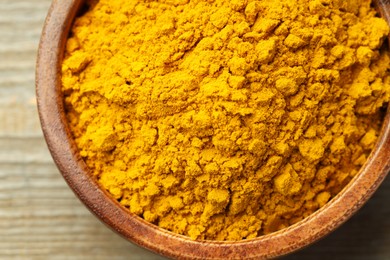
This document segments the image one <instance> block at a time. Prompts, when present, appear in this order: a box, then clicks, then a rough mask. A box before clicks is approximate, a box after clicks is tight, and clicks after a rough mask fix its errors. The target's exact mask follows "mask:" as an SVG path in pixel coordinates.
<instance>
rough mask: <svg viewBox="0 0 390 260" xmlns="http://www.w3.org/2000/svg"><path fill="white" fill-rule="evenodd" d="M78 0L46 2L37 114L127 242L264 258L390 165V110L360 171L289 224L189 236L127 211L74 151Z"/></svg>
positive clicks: (290, 245)
mask: <svg viewBox="0 0 390 260" xmlns="http://www.w3.org/2000/svg"><path fill="white" fill-rule="evenodd" d="M385 2H388V1H385ZM82 4H83V1H82V0H61V1H60V0H55V1H54V2H53V4H52V6H51V8H50V11H49V14H48V17H47V19H46V23H45V27H44V29H43V34H42V38H41V43H40V46H39V54H38V61H37V70H36V88H37V99H38V108H39V116H40V119H41V124H42V129H43V133H44V135H45V138H46V142H47V144H48V146H49V149H50V152H51V154H52V156H53V158H54V161H55V163H56V164H57V166H58V168H59V170H60V171H61V173H62V175H63V177H64V178H65V180H66V181H67V183H68V184H69V186H70V187H71V188H72V189H73V191H74V192H75V193H76V195H77V196H78V197H79V198H80V200H81V201H82V202H83V203H84V204H85V205H86V206H87V208H89V209H90V210H91V211H92V212H93V213H94V214H95V215H96V216H97V217H98V218H99V219H101V220H102V221H103V222H104V223H105V224H107V225H108V226H109V227H111V228H112V229H114V230H115V231H117V232H118V233H119V234H121V235H122V236H123V237H125V238H126V239H128V240H130V241H131V242H133V243H135V244H137V245H140V246H142V247H145V248H147V249H149V250H151V251H154V252H156V253H159V254H161V255H164V256H168V257H175V258H179V259H238V258H240V259H242V258H246V259H266V258H272V257H276V256H281V255H285V254H288V253H290V252H293V251H295V250H298V249H300V248H303V247H305V246H307V245H309V244H310V243H313V242H314V241H316V240H318V239H320V238H322V237H324V236H326V235H328V234H329V233H330V232H331V231H333V230H335V229H336V228H337V227H339V226H340V225H341V224H342V223H343V222H345V221H346V220H347V219H348V218H350V217H351V216H352V215H353V214H354V213H355V212H356V211H357V210H358V209H359V208H360V207H362V205H363V204H364V203H365V202H366V201H367V200H368V199H369V198H370V197H371V195H372V194H373V192H374V191H375V190H376V189H377V188H378V186H379V185H380V183H381V182H382V181H383V180H384V178H385V177H386V175H387V172H388V171H389V169H390V162H389V159H390V112H387V115H386V118H385V122H384V125H383V129H382V133H381V136H380V138H379V141H378V143H377V145H376V147H375V149H374V150H373V152H372V153H371V156H370V157H369V159H368V161H367V162H366V164H365V165H364V166H363V168H362V169H361V171H360V173H359V174H357V175H356V176H355V178H354V179H353V180H352V181H351V182H350V183H349V185H348V186H347V187H345V188H344V189H343V190H342V191H341V192H340V193H339V194H338V195H337V196H336V197H335V198H333V199H332V201H331V202H330V203H328V204H327V205H325V206H324V207H322V208H321V209H320V210H318V211H317V212H315V213H314V214H312V215H311V216H310V217H308V218H306V219H304V220H303V221H301V222H299V223H297V224H295V225H293V226H290V227H289V228H286V229H283V230H281V231H278V232H275V233H272V234H269V235H265V236H261V237H258V238H255V239H249V240H243V241H239V242H218V241H193V240H191V239H189V238H187V237H185V236H182V235H178V234H174V233H172V232H169V231H166V230H164V229H161V228H159V227H157V226H155V225H153V224H150V223H148V222H146V221H145V220H143V219H141V218H140V217H138V216H136V215H134V214H131V213H130V212H129V211H128V210H126V209H125V208H123V207H122V206H121V205H120V204H119V203H118V202H117V201H115V200H114V199H112V198H111V196H110V195H109V194H108V193H107V192H106V191H104V190H102V189H101V188H100V187H99V185H98V184H97V182H96V180H95V178H94V177H93V176H92V174H91V173H90V171H89V169H88V168H87V166H86V164H85V163H84V161H83V160H82V158H81V157H80V156H79V155H78V151H77V148H76V145H75V143H74V141H73V140H72V137H71V134H70V131H69V128H68V125H67V120H66V118H65V112H64V104H63V97H62V93H61V63H62V56H63V52H64V48H65V42H66V39H67V36H68V32H69V29H70V26H71V24H72V21H73V20H74V18H75V16H76V13H77V12H78V10H79V8H80V7H81V6H82ZM383 10H389V9H387V8H385V9H382V11H383Z"/></svg>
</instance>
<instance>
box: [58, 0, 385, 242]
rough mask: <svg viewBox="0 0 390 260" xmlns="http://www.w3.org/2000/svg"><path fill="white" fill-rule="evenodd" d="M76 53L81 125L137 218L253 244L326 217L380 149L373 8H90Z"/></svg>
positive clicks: (79, 132) (70, 61)
mask: <svg viewBox="0 0 390 260" xmlns="http://www.w3.org/2000/svg"><path fill="white" fill-rule="evenodd" d="M87 4H88V6H89V8H88V10H87V11H86V12H85V13H84V14H83V15H81V16H80V17H78V18H77V19H76V21H75V23H74V25H73V27H72V31H71V35H70V37H69V39H68V42H67V45H66V52H65V57H64V62H63V67H62V75H63V76H62V85H63V87H62V89H63V93H64V96H65V105H66V109H67V117H68V121H69V126H70V128H71V130H72V133H73V135H74V138H75V141H76V143H77V146H78V148H79V150H80V154H81V156H82V157H83V158H84V159H85V162H86V164H87V165H88V167H89V168H90V170H91V174H93V175H94V176H96V179H97V180H98V182H99V183H100V184H101V186H102V188H103V189H105V190H107V191H108V192H109V193H110V194H111V196H112V197H113V198H114V199H116V200H118V201H119V202H120V203H121V204H122V205H123V206H124V207H126V208H127V209H128V210H129V211H130V212H131V213H134V214H136V215H138V216H140V217H142V218H144V219H145V220H146V221H149V222H151V223H154V224H156V225H158V226H160V227H162V228H165V229H167V230H171V231H173V232H176V233H179V234H183V235H186V236H189V237H191V238H192V239H210V240H241V239H249V238H254V237H257V236H260V235H263V234H268V233H271V232H274V231H276V230H280V229H282V228H285V227H287V226H290V225H292V224H294V223H297V222H298V221H300V220H302V219H303V218H305V217H307V216H309V215H310V214H312V213H313V212H315V211H316V210H318V209H319V208H320V207H322V206H324V205H325V204H326V203H327V202H328V201H329V200H330V199H331V198H332V197H334V196H335V195H336V194H337V193H338V192H340V190H341V189H342V188H343V187H345V185H346V184H347V183H348V182H349V181H350V180H351V179H352V178H353V177H354V176H355V175H356V174H357V173H358V171H359V169H360V167H361V166H362V165H363V164H364V162H365V161H366V159H367V157H368V155H369V153H370V151H371V150H372V149H373V147H374V145H375V143H376V139H377V137H378V135H379V131H380V126H381V120H382V115H381V108H382V107H383V106H384V104H386V103H387V102H388V101H389V90H390V77H389V73H388V70H389V67H390V66H389V64H390V58H389V54H388V52H387V51H386V50H383V49H381V45H382V43H383V40H384V38H385V37H386V35H387V34H388V33H389V28H388V26H387V24H386V23H385V21H384V20H382V19H380V18H378V17H376V13H375V11H374V10H373V9H372V7H371V6H370V1H368V0H359V1H357V0H300V1H298V0H277V1H276V0H258V1H253V0H230V1H226V0H203V1H201V0H160V1H151V0H150V1H141V0H115V1H112V0H110V1H109V0H100V1H92V0H90V1H87Z"/></svg>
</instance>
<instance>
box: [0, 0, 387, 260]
mask: <svg viewBox="0 0 390 260" xmlns="http://www.w3.org/2000/svg"><path fill="white" fill-rule="evenodd" d="M49 5H50V1H49V0H30V1H22V0H0V259H135V260H136V259H163V258H162V257H159V256H156V255H154V254H152V253H150V252H148V251H146V250H144V249H141V248H139V247H137V246H134V245H132V244H131V243H129V242H127V241H126V240H124V239H122V238H121V237H119V236H118V235H116V234H114V233H113V232H112V231H110V230H109V229H108V228H107V227H106V226H104V225H103V224H101V223H100V222H99V221H98V220H97V219H96V218H95V217H94V216H92V215H91V213H89V212H88V211H87V210H86V209H85V208H84V206H83V205H82V204H81V203H80V202H79V201H78V199H77V198H76V197H75V196H74V194H73V193H72V192H71V191H70V189H69V188H68V186H67V185H66V183H65V181H64V180H63V179H62V177H61V175H60V174H59V173H58V170H57V168H56V167H55V165H54V164H53V162H52V159H51V157H50V154H49V152H48V150H47V147H46V144H45V141H44V139H43V137H42V133H41V129H40V125H39V121H38V116H37V110H36V102H35V89H34V66H35V58H36V49H37V46H38V41H39V37H40V32H41V27H42V24H43V21H44V18H45V15H46V13H47V10H48V8H49ZM388 198H390V180H389V179H387V181H385V183H384V185H382V187H381V188H380V190H379V191H378V192H377V194H376V195H375V196H374V198H373V199H372V200H371V201H370V202H369V203H368V205H367V206H366V207H365V208H364V209H363V210H362V211H360V213H359V214H358V215H356V216H355V217H354V218H353V219H352V220H350V221H349V222H348V223H347V224H345V225H344V226H343V227H342V228H340V229H339V230H338V231H336V232H335V233H333V234H332V235H330V236H329V237H328V238H326V239H324V240H323V241H321V242H319V243H317V244H316V245H314V246H312V247H310V248H308V249H305V250H303V251H301V252H299V253H297V254H294V255H292V256H289V257H287V259H314V258H318V259H329V258H330V257H331V258H333V260H337V259H378V260H382V259H390V221H389V220H388V217H387V216H389V215H390V207H389V206H388Z"/></svg>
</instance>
